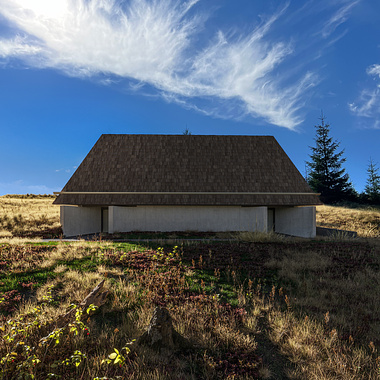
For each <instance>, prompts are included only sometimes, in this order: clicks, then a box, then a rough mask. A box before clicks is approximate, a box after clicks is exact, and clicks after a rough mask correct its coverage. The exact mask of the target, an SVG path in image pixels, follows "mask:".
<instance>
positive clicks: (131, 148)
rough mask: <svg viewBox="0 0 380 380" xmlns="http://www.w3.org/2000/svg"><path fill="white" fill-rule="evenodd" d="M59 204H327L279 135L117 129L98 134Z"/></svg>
mask: <svg viewBox="0 0 380 380" xmlns="http://www.w3.org/2000/svg"><path fill="white" fill-rule="evenodd" d="M78 193H83V194H78ZM116 193H119V194H116ZM120 193H121V194H120ZM54 203H55V204H62V205H65V204H67V205H84V206H86V205H87V206H90V205H103V206H108V205H119V206H136V205H240V206H301V205H303V206H305V205H318V204H321V202H320V200H319V198H318V196H317V195H316V194H314V193H313V192H312V190H311V189H310V187H309V186H308V184H307V183H306V181H305V180H304V178H303V177H302V175H301V174H300V173H299V171H298V170H297V168H296V167H295V166H294V164H293V163H292V161H291V160H290V159H289V157H288V156H287V155H286V153H285V152H284V151H283V150H282V148H281V147H280V145H279V144H278V142H277V141H276V140H275V138H274V137H272V136H204V135H111V134H110V135H102V136H101V137H100V138H99V140H98V141H97V142H96V144H95V145H94V147H93V148H92V149H91V151H90V152H89V153H88V155H87V156H86V158H85V159H84V160H83V162H82V163H81V165H80V166H79V167H78V169H77V170H76V171H75V173H74V174H73V176H72V177H71V178H70V180H69V181H68V182H67V184H66V186H65V187H64V188H63V190H62V193H61V194H60V195H59V196H58V197H57V199H56V200H55V201H54Z"/></svg>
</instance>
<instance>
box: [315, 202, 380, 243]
mask: <svg viewBox="0 0 380 380" xmlns="http://www.w3.org/2000/svg"><path fill="white" fill-rule="evenodd" d="M317 226H319V227H327V228H336V229H341V230H348V231H355V232H357V233H358V236H359V237H364V238H374V237H375V238H376V237H380V207H363V206H357V207H355V208H353V207H352V206H351V207H343V206H318V207H317Z"/></svg>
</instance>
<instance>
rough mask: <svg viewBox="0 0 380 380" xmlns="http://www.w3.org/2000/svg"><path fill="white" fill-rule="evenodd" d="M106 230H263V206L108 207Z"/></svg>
mask: <svg viewBox="0 0 380 380" xmlns="http://www.w3.org/2000/svg"><path fill="white" fill-rule="evenodd" d="M108 217H109V225H108V231H109V232H110V233H113V232H128V231H163V232H165V231H166V232H167V231H266V230H267V208H266V207H240V206H194V207H192V206H137V207H116V206H110V207H109V214H108Z"/></svg>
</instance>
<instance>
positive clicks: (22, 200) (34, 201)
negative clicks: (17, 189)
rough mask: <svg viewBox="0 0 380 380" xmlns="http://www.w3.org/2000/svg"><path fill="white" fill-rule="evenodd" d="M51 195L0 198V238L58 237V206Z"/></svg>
mask: <svg viewBox="0 0 380 380" xmlns="http://www.w3.org/2000/svg"><path fill="white" fill-rule="evenodd" d="M54 198H55V196H53V195H32V194H27V195H4V196H1V197H0V238H1V237H59V236H60V235H61V233H62V229H61V225H60V222H59V206H54V205H53V204H52V203H53V200H54Z"/></svg>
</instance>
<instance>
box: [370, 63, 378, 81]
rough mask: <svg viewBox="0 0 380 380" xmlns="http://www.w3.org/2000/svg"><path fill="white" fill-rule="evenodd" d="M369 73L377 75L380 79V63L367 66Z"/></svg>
mask: <svg viewBox="0 0 380 380" xmlns="http://www.w3.org/2000/svg"><path fill="white" fill-rule="evenodd" d="M367 74H368V75H375V76H376V75H377V76H378V77H379V79H380V65H378V64H375V65H372V66H370V67H368V68H367Z"/></svg>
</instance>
